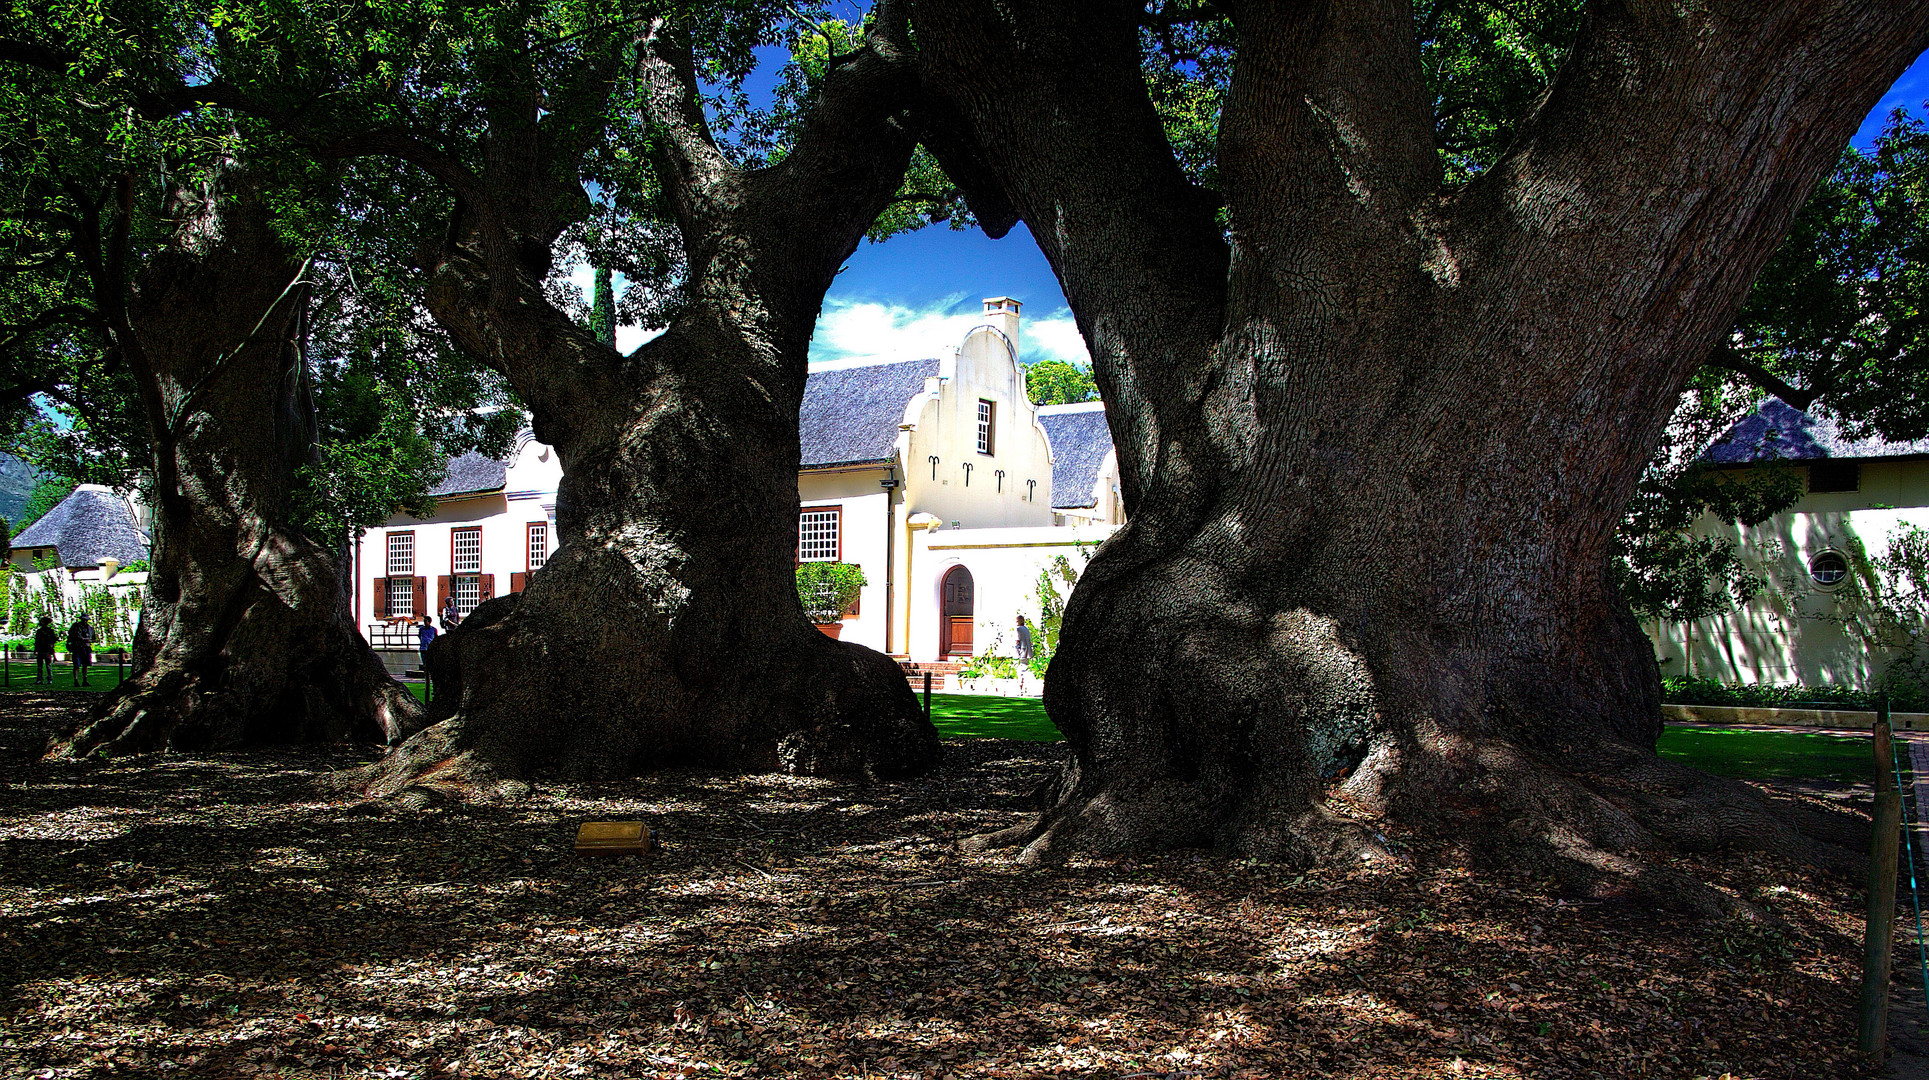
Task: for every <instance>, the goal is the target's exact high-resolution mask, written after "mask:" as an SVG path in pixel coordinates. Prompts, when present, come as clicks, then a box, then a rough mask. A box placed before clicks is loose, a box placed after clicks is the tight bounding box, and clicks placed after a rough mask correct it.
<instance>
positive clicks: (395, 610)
mask: <svg viewBox="0 0 1929 1080" xmlns="http://www.w3.org/2000/svg"><path fill="white" fill-rule="evenodd" d="M386 580H387V582H388V585H387V586H386V589H387V592H388V596H387V598H386V599H387V605H386V606H387V608H388V610H387V611H384V612H382V617H383V618H385V619H413V618H415V617H416V616H417V615H419V614H421V612H418V611H416V610H415V575H413V574H408V575H403V574H391V575H390V576H389V577H388V578H387V579H386ZM398 581H400V582H404V583H405V584H404V587H403V588H401V589H397V588H396V587H395V583H396V582H398ZM398 597H399V598H400V600H399V602H398V600H397V598H398Z"/></svg>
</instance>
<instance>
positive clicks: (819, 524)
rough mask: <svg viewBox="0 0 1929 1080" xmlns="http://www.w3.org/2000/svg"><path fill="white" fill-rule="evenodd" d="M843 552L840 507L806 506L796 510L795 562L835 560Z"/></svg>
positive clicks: (841, 512)
mask: <svg viewBox="0 0 1929 1080" xmlns="http://www.w3.org/2000/svg"><path fill="white" fill-rule="evenodd" d="M827 526H828V528H827ZM827 533H828V535H827ZM826 544H828V545H829V547H828V554H827V553H826V551H827V549H826V546H825V545H826ZM843 554H844V508H843V507H841V506H806V507H804V508H803V509H802V510H799V511H798V512H797V561H798V562H800V563H807V562H836V561H838V559H840V558H841V557H842V556H843Z"/></svg>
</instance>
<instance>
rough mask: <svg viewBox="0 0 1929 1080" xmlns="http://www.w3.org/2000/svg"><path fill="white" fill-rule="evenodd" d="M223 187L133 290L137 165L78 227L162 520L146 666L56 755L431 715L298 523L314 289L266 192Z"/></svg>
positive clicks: (313, 739) (221, 742)
mask: <svg viewBox="0 0 1929 1080" xmlns="http://www.w3.org/2000/svg"><path fill="white" fill-rule="evenodd" d="M230 186H231V187H232V188H233V190H229V189H228V188H227V187H224V188H223V189H222V190H217V191H216V192H214V193H213V195H212V196H211V197H209V198H207V199H205V200H204V201H201V202H200V203H199V209H198V211H196V212H194V213H191V214H188V213H185V211H186V210H187V209H188V208H189V207H191V206H192V205H193V204H185V205H184V216H185V218H186V220H185V221H184V224H183V225H182V226H181V228H180V230H179V232H178V234H177V236H176V238H175V243H174V245H173V246H171V247H170V248H168V249H166V250H164V251H162V252H160V253H159V254H157V255H156V256H155V257H154V258H153V259H152V260H151V262H150V263H149V264H148V265H147V266H146V267H145V268H144V269H143V270H142V272H141V273H140V275H139V277H138V279H137V281H136V282H135V283H134V286H133V288H132V289H131V290H124V289H123V288H122V287H121V286H120V284H119V283H118V282H117V280H116V278H117V269H118V265H119V264H120V261H121V258H120V256H118V255H117V254H115V249H116V248H117V247H120V246H124V242H125V228H124V222H125V218H126V215H127V214H128V213H130V212H131V207H130V206H129V204H128V202H127V200H128V199H130V198H131V189H130V186H129V184H128V182H127V180H126V179H125V178H124V179H123V181H122V184H121V187H120V195H121V209H120V212H121V223H122V224H121V228H119V229H115V230H110V232H112V233H113V234H114V235H111V236H109V237H105V238H101V237H85V238H82V240H83V242H82V244H81V249H82V251H83V252H87V251H100V250H105V251H107V252H108V254H107V255H106V257H104V258H102V259H96V260H91V261H90V263H89V271H90V273H91V274H92V275H93V277H94V278H95V281H96V293H97V295H98V303H99V305H100V309H101V311H102V314H103V315H104V316H105V317H106V321H107V323H108V325H109V326H110V327H111V328H112V334H113V347H114V348H116V349H118V350H120V352H121V354H122V359H123V360H124V362H126V363H127V364H128V365H129V366H130V368H131V369H132V370H133V371H134V373H135V376H136V380H137V382H138V383H139V384H140V387H141V392H142V395H143V399H144V405H145V406H146V412H147V416H148V421H149V427H150V429H151V430H150V435H151V436H152V438H153V454H154V471H155V485H154V491H155V499H154V530H153V531H154V536H153V551H152V556H151V560H150V562H151V570H150V576H149V578H148V588H147V594H146V596H145V598H144V604H143V607H142V611H141V622H140V627H139V630H138V631H137V634H136V637H135V642H134V665H133V667H134V674H133V676H132V677H131V678H130V679H129V680H128V681H127V682H126V683H125V684H123V685H122V686H121V687H120V688H119V689H117V690H115V691H114V692H112V693H110V694H107V695H105V696H104V697H103V698H102V699H101V701H100V702H99V703H98V704H97V705H96V706H95V707H94V708H92V709H91V710H89V713H88V716H87V718H86V720H85V721H84V722H82V724H81V725H80V726H79V727H78V728H77V729H76V730H75V731H73V732H72V733H71V734H69V735H67V736H65V737H64V738H61V739H59V740H57V741H56V742H55V744H54V746H53V747H52V749H51V751H50V752H51V753H53V754H57V755H69V756H81V755H86V754H90V753H96V752H100V753H111V754H126V753H135V752H141V751H151V750H220V749H232V748H235V747H241V746H251V745H264V744H285V743H301V742H308V743H326V742H338V741H342V740H358V741H367V742H381V741H384V740H391V741H394V740H399V739H400V738H401V737H402V736H403V735H404V734H405V733H406V732H408V731H411V730H414V729H415V728H417V727H419V726H420V720H421V716H422V710H421V707H420V705H418V704H417V702H416V700H415V698H414V697H413V696H412V695H410V694H409V693H408V691H407V690H406V689H405V688H403V687H402V686H401V685H400V684H399V683H397V682H396V681H395V680H394V679H392V678H391V677H390V676H389V674H388V672H387V670H386V669H385V668H384V667H383V665H382V662H381V660H380V659H379V658H378V657H377V656H376V655H375V653H374V652H373V651H372V650H371V649H370V648H369V646H368V643H367V642H366V641H365V640H363V638H362V636H361V634H360V633H359V632H358V631H357V630H356V628H355V623H354V619H353V616H352V615H351V613H350V608H349V601H348V592H347V590H346V588H345V587H344V575H343V573H342V566H341V561H340V558H339V557H338V555H337V554H336V553H335V552H333V551H331V550H329V549H328V548H327V547H325V546H324V545H322V544H321V543H318V542H317V541H316V540H315V539H314V538H313V537H310V536H308V535H307V534H306V533H304V532H303V531H302V530H301V529H300V527H299V526H297V525H296V524H294V522H293V515H294V506H293V496H294V494H295V491H296V487H297V483H298V478H297V470H299V469H300V467H301V466H303V465H306V464H309V463H311V462H313V461H314V460H316V438H317V431H316V418H315V407H314V402H313V400H312V398H311V395H310V384H309V375H308V368H307V363H306V358H305V356H304V354H303V347H302V338H303V326H302V319H303V317H304V312H305V310H306V306H307V304H308V295H307V286H306V285H305V284H304V283H303V282H302V281H301V280H300V279H301V273H302V270H303V266H302V264H301V262H300V260H298V259H296V258H295V257H294V256H293V254H292V253H291V252H290V251H289V250H288V248H287V246H286V245H285V244H284V243H283V242H282V241H281V239H280V238H279V237H277V236H276V235H275V233H274V231H273V228H272V226H271V224H270V222H269V219H268V214H267V211H266V208H265V207H264V206H263V205H262V204H261V202H260V201H259V200H258V199H256V198H254V197H252V194H251V193H250V192H248V191H245V190H241V188H242V187H245V181H242V182H240V183H239V184H237V185H230ZM102 239H104V240H105V246H104V248H103V246H101V245H99V244H97V243H95V242H94V241H98V240H102ZM123 297H125V299H123Z"/></svg>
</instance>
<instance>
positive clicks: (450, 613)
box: [442, 596, 462, 632]
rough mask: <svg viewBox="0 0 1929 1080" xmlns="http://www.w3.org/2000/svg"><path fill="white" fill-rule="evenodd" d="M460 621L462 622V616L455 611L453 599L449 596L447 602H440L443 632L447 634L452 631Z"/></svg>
mask: <svg viewBox="0 0 1929 1080" xmlns="http://www.w3.org/2000/svg"><path fill="white" fill-rule="evenodd" d="M461 621H462V616H461V614H460V613H458V612H457V611H456V608H455V597H453V596H451V597H449V598H448V599H447V600H444V601H442V629H443V631H444V632H447V631H450V630H454V629H455V624H456V623H459V622H461Z"/></svg>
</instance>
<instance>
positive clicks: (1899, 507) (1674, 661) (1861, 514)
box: [1647, 398, 1929, 687]
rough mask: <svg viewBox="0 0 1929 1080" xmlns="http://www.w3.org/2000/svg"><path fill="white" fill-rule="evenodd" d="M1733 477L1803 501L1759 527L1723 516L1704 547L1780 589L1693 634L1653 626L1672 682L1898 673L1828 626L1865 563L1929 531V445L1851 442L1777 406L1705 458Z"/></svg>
mask: <svg viewBox="0 0 1929 1080" xmlns="http://www.w3.org/2000/svg"><path fill="white" fill-rule="evenodd" d="M1702 460H1703V461H1705V462H1707V463H1709V464H1711V465H1713V466H1715V467H1717V468H1722V469H1731V470H1750V469H1760V468H1785V469H1793V470H1795V471H1796V472H1797V473H1798V474H1799V475H1800V477H1801V479H1802V481H1803V495H1802V497H1801V498H1800V499H1799V500H1797V501H1796V503H1795V504H1794V505H1793V506H1790V507H1789V508H1788V509H1786V510H1784V511H1782V512H1781V513H1778V514H1776V515H1774V516H1773V517H1771V518H1769V519H1768V520H1767V521H1764V522H1762V523H1761V524H1759V525H1753V526H1745V525H1729V524H1726V523H1724V522H1721V521H1719V520H1717V519H1715V518H1714V517H1712V515H1710V516H1704V517H1703V518H1702V520H1700V521H1699V522H1697V523H1696V526H1695V529H1694V531H1695V532H1696V533H1697V534H1698V535H1702V536H1722V537H1725V538H1727V539H1729V540H1730V541H1732V542H1733V543H1734V544H1735V546H1736V550H1737V552H1738V554H1739V555H1740V557H1741V559H1742V560H1743V561H1744V562H1745V563H1747V564H1749V565H1751V566H1754V567H1756V568H1757V569H1759V570H1760V571H1761V572H1762V573H1763V574H1764V575H1765V576H1766V577H1767V578H1768V579H1769V580H1770V581H1771V582H1772V583H1774V586H1775V587H1771V588H1769V589H1766V590H1764V591H1763V592H1762V593H1761V594H1759V595H1757V596H1756V597H1755V598H1754V599H1752V600H1750V601H1749V602H1748V603H1747V604H1744V605H1742V606H1741V608H1740V609H1739V610H1736V611H1732V612H1729V613H1727V614H1724V615H1717V616H1714V617H1712V618H1707V619H1698V620H1695V621H1693V622H1690V623H1675V622H1661V623H1653V622H1651V623H1649V624H1648V627H1647V628H1648V631H1649V635H1650V636H1651V637H1652V638H1653V640H1654V644H1655V653H1656V658H1657V659H1658V660H1659V661H1660V663H1661V671H1662V673H1663V674H1664V675H1683V674H1690V673H1692V674H1694V675H1697V676H1702V677H1706V678H1713V679H1716V680H1719V681H1721V682H1725V683H1769V684H1781V683H1801V684H1804V685H1809V686H1821V685H1844V686H1854V687H1868V686H1870V685H1871V684H1872V683H1873V682H1874V681H1875V680H1876V679H1877V678H1878V677H1879V676H1880V675H1881V674H1882V672H1883V669H1884V668H1885V667H1886V659H1885V657H1884V656H1881V655H1871V653H1870V650H1869V649H1868V648H1867V647H1866V646H1865V645H1864V644H1863V643H1862V642H1861V641H1859V640H1857V639H1856V638H1855V637H1854V636H1853V635H1851V634H1850V633H1848V632H1847V631H1846V630H1845V629H1844V628H1843V626H1842V625H1841V624H1840V623H1838V622H1835V621H1831V620H1830V619H1828V618H1824V617H1821V616H1824V615H1827V614H1829V613H1830V612H1831V611H1832V610H1833V607H1834V605H1833V604H1832V603H1831V596H1832V595H1833V594H1834V593H1835V592H1836V590H1838V589H1840V588H1842V587H1843V586H1844V585H1845V584H1846V579H1847V578H1848V576H1849V575H1850V574H1851V573H1854V572H1855V569H1854V564H1855V562H1856V552H1857V551H1858V549H1862V550H1866V551H1867V553H1868V554H1869V555H1871V556H1876V555H1880V554H1881V553H1883V552H1884V551H1886V550H1887V548H1888V542H1889V538H1890V535H1891V533H1892V532H1893V531H1894V530H1895V529H1896V528H1897V527H1898V526H1905V525H1912V526H1917V527H1920V528H1926V529H1929V440H1921V441H1917V442H1888V441H1886V440H1883V439H1879V438H1866V439H1853V438H1849V437H1848V436H1847V435H1846V434H1845V433H1844V432H1843V430H1842V428H1841V425H1840V424H1838V423H1837V422H1836V420H1835V419H1834V418H1833V417H1831V416H1829V415H1828V414H1827V413H1825V412H1823V411H1822V410H1819V409H1816V410H1811V411H1810V412H1802V411H1800V410H1797V409H1795V408H1793V407H1791V406H1789V405H1787V404H1785V403H1784V402H1782V401H1781V400H1780V399H1778V398H1769V399H1767V400H1766V401H1765V402H1763V403H1762V405H1761V407H1760V408H1758V409H1757V410H1756V411H1755V412H1754V413H1752V414H1751V415H1749V416H1747V417H1745V418H1743V419H1742V420H1741V421H1740V422H1738V423H1736V424H1735V425H1734V426H1733V427H1732V428H1730V429H1729V431H1728V432H1727V433H1726V434H1725V435H1723V436H1722V437H1721V438H1720V439H1718V440H1717V441H1716V442H1715V444H1714V445H1713V446H1712V447H1710V448H1709V450H1708V451H1707V452H1706V454H1705V455H1704V456H1703V459H1702Z"/></svg>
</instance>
